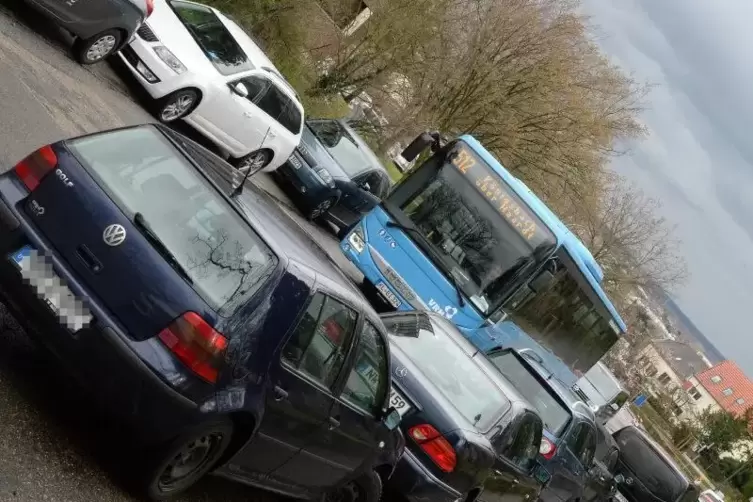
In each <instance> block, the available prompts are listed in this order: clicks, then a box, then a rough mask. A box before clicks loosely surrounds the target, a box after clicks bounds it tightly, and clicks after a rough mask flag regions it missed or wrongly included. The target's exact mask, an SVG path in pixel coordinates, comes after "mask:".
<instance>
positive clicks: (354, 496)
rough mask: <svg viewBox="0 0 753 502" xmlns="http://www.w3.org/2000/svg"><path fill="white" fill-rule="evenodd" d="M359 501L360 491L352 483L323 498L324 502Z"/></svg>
mask: <svg viewBox="0 0 753 502" xmlns="http://www.w3.org/2000/svg"><path fill="white" fill-rule="evenodd" d="M360 499H361V491H360V490H359V489H358V486H356V484H355V483H354V482H351V483H348V484H347V485H345V486H343V487H342V488H340V489H339V490H336V491H334V492H331V493H328V494H326V495H325V496H324V500H325V502H358V501H359V500H360Z"/></svg>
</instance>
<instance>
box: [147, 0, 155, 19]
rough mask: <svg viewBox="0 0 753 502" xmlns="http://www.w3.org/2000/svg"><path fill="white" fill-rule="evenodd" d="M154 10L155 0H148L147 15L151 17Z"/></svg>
mask: <svg viewBox="0 0 753 502" xmlns="http://www.w3.org/2000/svg"><path fill="white" fill-rule="evenodd" d="M152 12H154V0H146V17H149V16H151V15H152Z"/></svg>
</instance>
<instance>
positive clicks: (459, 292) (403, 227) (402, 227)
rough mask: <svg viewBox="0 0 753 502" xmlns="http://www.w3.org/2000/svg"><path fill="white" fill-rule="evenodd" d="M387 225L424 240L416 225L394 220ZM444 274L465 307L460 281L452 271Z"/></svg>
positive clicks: (461, 304) (460, 303) (459, 301)
mask: <svg viewBox="0 0 753 502" xmlns="http://www.w3.org/2000/svg"><path fill="white" fill-rule="evenodd" d="M387 226H388V227H392V228H398V229H400V230H404V231H406V232H410V233H412V234H414V235H417V236H419V237H420V238H421V240H424V234H422V233H421V231H420V230H419V229H417V228H416V227H409V226H407V225H401V224H400V223H395V222H394V221H388V222H387ZM446 276H447V280H448V281H450V284H452V287H453V288H455V292H456V293H457V295H458V304H459V305H460V306H461V307H465V300H463V290H462V289H461V288H460V283H458V280H457V279H455V276H454V275H452V273H447V274H446Z"/></svg>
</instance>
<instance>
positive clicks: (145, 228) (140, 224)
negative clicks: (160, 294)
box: [133, 213, 193, 284]
mask: <svg viewBox="0 0 753 502" xmlns="http://www.w3.org/2000/svg"><path fill="white" fill-rule="evenodd" d="M133 223H134V225H136V228H138V229H139V230H140V231H141V233H142V234H143V235H144V237H146V238H147V240H148V241H149V242H150V243H151V244H152V246H154V248H155V249H156V250H157V252H158V253H159V254H160V255H162V257H163V258H164V259H165V260H166V261H167V263H169V264H170V266H171V267H173V269H175V271H176V272H178V274H180V276H181V277H183V279H185V280H186V281H187V282H188V283H189V284H193V279H191V276H190V275H188V272H186V269H185V268H183V266H182V265H181V264H180V262H178V259H177V258H176V257H175V255H174V254H172V253H171V252H170V250H169V249H167V246H166V245H165V243H164V242H162V239H160V238H159V237H157V234H155V233H154V230H152V227H151V226H150V225H149V222H147V221H146V219H145V218H144V215H143V214H141V213H136V214H134V215H133Z"/></svg>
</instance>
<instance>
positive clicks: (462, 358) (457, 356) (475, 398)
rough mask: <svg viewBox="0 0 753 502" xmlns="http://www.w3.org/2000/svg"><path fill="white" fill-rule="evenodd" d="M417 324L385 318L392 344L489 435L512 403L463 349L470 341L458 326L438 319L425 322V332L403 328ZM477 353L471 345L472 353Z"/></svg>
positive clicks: (409, 317)
mask: <svg viewBox="0 0 753 502" xmlns="http://www.w3.org/2000/svg"><path fill="white" fill-rule="evenodd" d="M415 322H416V321H415V315H406V316H390V317H386V318H384V324H385V326H386V327H387V330H388V331H389V333H390V343H392V344H394V345H395V346H396V347H397V348H398V349H399V350H400V351H401V352H403V353H404V354H405V355H406V356H407V357H408V358H409V359H410V360H411V361H412V362H413V364H415V365H416V367H417V368H418V370H419V371H421V373H423V374H424V376H426V378H427V379H428V381H429V382H431V383H432V384H434V385H435V386H436V388H437V390H438V391H439V392H440V393H441V394H442V395H443V396H444V397H445V398H446V399H447V400H448V401H449V402H450V403H452V404H453V405H454V406H455V408H456V409H457V410H458V411H459V412H460V413H461V414H462V415H463V416H464V417H465V418H466V419H467V420H468V421H469V422H471V423H472V424H473V425H474V426H476V428H478V429H479V430H480V431H482V432H487V431H488V430H489V429H490V428H491V427H492V426H493V425H494V424H496V423H497V422H498V421H499V420H500V419H501V418H502V416H503V415H504V414H505V412H506V411H507V410H508V409H509V408H510V401H509V400H508V399H507V397H506V396H505V394H504V393H503V392H502V390H501V389H500V388H499V387H498V386H497V384H496V383H495V382H494V381H493V380H492V379H491V378H490V377H489V376H488V375H487V374H486V373H485V372H484V371H483V370H482V369H481V368H480V367H479V366H478V365H477V364H476V363H475V362H474V360H473V359H472V353H471V354H469V353H468V352H467V351H466V350H463V347H461V345H460V343H466V344H467V343H468V342H465V340H464V339H463V338H462V335H461V334H460V332H458V331H457V329H456V328H455V326H453V325H452V324H450V323H449V322H447V321H444V320H442V319H438V318H432V319H431V322H430V323H423V325H422V326H421V329H414V330H408V331H406V330H405V329H404V328H403V327H402V326H401V324H404V323H406V324H414V323H415ZM453 331H454V333H451V332H453ZM456 339H457V340H456ZM473 350H474V349H473V348H472V346H470V344H468V351H469V352H472V351H473Z"/></svg>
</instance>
